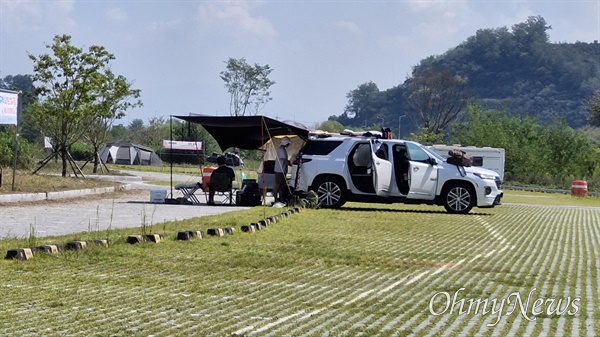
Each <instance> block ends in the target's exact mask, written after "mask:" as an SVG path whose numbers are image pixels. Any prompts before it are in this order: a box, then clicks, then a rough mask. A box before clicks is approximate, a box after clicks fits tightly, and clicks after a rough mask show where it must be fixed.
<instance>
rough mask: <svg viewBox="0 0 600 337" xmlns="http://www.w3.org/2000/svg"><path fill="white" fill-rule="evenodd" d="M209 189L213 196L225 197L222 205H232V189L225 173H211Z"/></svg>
mask: <svg viewBox="0 0 600 337" xmlns="http://www.w3.org/2000/svg"><path fill="white" fill-rule="evenodd" d="M210 189H211V190H213V191H214V192H215V195H217V194H218V195H222V196H224V197H225V200H223V202H222V203H223V204H225V203H229V205H231V204H233V187H232V186H231V179H230V178H229V177H228V176H227V173H213V174H211V175H210Z"/></svg>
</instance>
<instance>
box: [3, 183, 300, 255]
mask: <svg viewBox="0 0 600 337" xmlns="http://www.w3.org/2000/svg"><path fill="white" fill-rule="evenodd" d="M102 193H105V192H102ZM298 212H300V208H298V207H295V208H292V209H290V210H288V211H285V212H282V213H280V214H278V215H275V216H270V217H267V218H265V219H262V220H259V221H258V222H253V223H251V224H250V225H243V226H241V231H242V232H244V233H255V232H257V231H260V230H263V229H265V228H266V227H267V226H270V225H272V224H276V223H277V222H279V221H281V220H283V219H285V218H287V217H289V216H291V215H292V214H296V213H298ZM235 232H236V229H235V228H234V227H224V228H209V229H208V230H207V231H206V234H207V235H210V236H217V237H221V236H225V235H234V233H235ZM205 237H206V235H205V234H204V232H203V231H201V230H190V231H183V232H178V233H177V238H176V239H177V240H184V241H188V240H191V239H192V238H199V239H202V238H205ZM164 239H165V237H164V235H162V234H147V235H129V236H128V237H127V239H126V240H125V242H126V243H128V244H141V243H146V242H153V243H159V242H161V241H163V240H164ZM91 245H96V246H102V247H110V246H111V245H112V241H111V240H108V239H97V240H93V241H71V242H68V243H67V244H66V245H65V246H64V250H73V251H79V250H83V249H86V248H88V247H89V246H91ZM62 251H63V246H61V245H45V246H39V247H35V248H17V249H11V250H8V252H7V253H6V257H5V259H7V260H13V259H17V260H21V261H26V260H29V259H31V258H33V257H34V255H35V253H36V252H42V253H47V254H57V253H60V252H62Z"/></svg>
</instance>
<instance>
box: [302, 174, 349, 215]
mask: <svg viewBox="0 0 600 337" xmlns="http://www.w3.org/2000/svg"><path fill="white" fill-rule="evenodd" d="M311 189H312V190H314V191H315V192H316V193H317V195H318V196H319V203H320V204H321V207H323V208H339V207H342V205H343V204H344V203H346V187H345V184H343V180H342V179H341V178H338V177H331V176H327V177H319V178H317V180H315V182H314V183H313V185H312V188H311Z"/></svg>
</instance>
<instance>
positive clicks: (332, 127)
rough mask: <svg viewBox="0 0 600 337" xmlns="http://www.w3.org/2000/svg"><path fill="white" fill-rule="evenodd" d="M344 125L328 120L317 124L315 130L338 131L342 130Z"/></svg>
mask: <svg viewBox="0 0 600 337" xmlns="http://www.w3.org/2000/svg"><path fill="white" fill-rule="evenodd" d="M344 129H345V128H344V126H343V125H342V123H340V122H338V121H334V120H329V121H325V122H323V123H321V125H319V126H317V130H322V131H327V132H330V133H340V132H342V131H344Z"/></svg>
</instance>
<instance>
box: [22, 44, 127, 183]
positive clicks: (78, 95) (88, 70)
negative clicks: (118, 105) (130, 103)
mask: <svg viewBox="0 0 600 337" xmlns="http://www.w3.org/2000/svg"><path fill="white" fill-rule="evenodd" d="M46 47H47V48H48V49H50V50H51V51H52V55H50V54H42V55H39V56H35V55H32V54H29V58H30V59H31V60H32V61H33V69H34V75H33V80H34V81H35V82H34V83H36V94H37V98H38V100H37V101H35V102H33V103H32V104H31V105H30V106H29V108H30V109H31V118H32V121H33V122H34V123H35V124H36V125H37V126H38V127H39V128H40V129H41V130H42V131H43V133H44V134H45V135H47V136H49V137H51V138H52V140H53V141H54V144H55V145H56V146H57V147H58V150H59V152H60V155H61V159H62V175H63V176H66V175H67V161H68V157H67V155H68V151H67V149H68V147H69V146H71V145H72V144H73V143H75V142H76V141H78V140H79V139H81V137H82V136H83V135H84V134H86V133H88V132H89V131H90V128H91V125H93V122H94V121H95V120H97V119H98V118H101V117H102V118H108V117H111V116H113V115H114V113H115V111H111V110H110V109H108V108H107V105H106V103H107V102H109V101H110V102H113V103H114V102H117V101H120V99H122V98H123V97H129V96H130V95H131V91H130V90H125V91H124V92H122V93H121V96H120V97H118V95H116V96H111V95H112V94H114V93H115V92H111V88H115V87H116V86H118V85H119V84H117V83H116V81H117V80H123V81H125V79H124V78H123V77H116V76H114V74H113V73H112V72H111V70H110V62H111V61H112V60H114V59H115V57H114V55H113V54H111V53H109V52H108V51H106V49H105V48H104V47H101V46H91V47H89V48H88V50H87V51H84V50H83V49H81V48H77V47H75V46H73V45H72V44H71V37H70V36H69V35H62V36H58V35H57V36H55V37H54V40H53V44H52V45H46ZM125 83H126V81H125ZM127 89H128V86H127Z"/></svg>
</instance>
